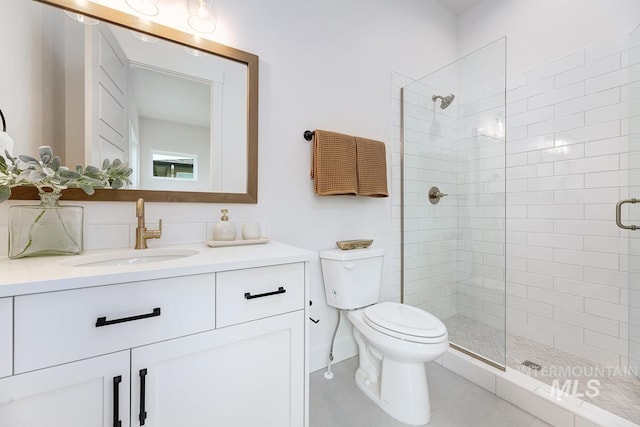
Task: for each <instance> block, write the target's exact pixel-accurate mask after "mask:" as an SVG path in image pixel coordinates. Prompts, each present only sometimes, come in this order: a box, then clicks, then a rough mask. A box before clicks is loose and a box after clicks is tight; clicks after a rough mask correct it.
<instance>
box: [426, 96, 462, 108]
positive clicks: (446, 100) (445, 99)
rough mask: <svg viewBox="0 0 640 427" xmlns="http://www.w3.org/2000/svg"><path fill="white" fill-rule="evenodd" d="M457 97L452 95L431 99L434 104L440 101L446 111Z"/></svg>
mask: <svg viewBox="0 0 640 427" xmlns="http://www.w3.org/2000/svg"><path fill="white" fill-rule="evenodd" d="M455 97H456V96H455V95H454V94H452V93H450V94H449V95H447V96H440V95H433V96H432V97H431V99H432V100H433V102H436V100H437V99H440V108H442V109H443V110H444V109H445V108H447V107H448V106H449V105H451V103H452V102H453V99H454V98H455Z"/></svg>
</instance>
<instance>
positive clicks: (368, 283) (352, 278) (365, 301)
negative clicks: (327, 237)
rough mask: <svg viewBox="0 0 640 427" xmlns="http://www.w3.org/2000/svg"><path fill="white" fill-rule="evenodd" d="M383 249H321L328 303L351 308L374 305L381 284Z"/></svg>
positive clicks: (337, 306)
mask: <svg viewBox="0 0 640 427" xmlns="http://www.w3.org/2000/svg"><path fill="white" fill-rule="evenodd" d="M383 260H384V250H382V249H371V248H369V249H352V250H348V251H343V250H340V249H330V250H326V251H321V252H320V263H321V265H322V277H323V279H324V291H325V295H326V297H327V304H329V305H330V306H332V307H336V308H342V309H354V308H360V307H365V306H367V305H371V304H375V303H377V302H378V300H379V298H380V285H381V283H382V264H383Z"/></svg>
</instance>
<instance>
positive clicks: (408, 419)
mask: <svg viewBox="0 0 640 427" xmlns="http://www.w3.org/2000/svg"><path fill="white" fill-rule="evenodd" d="M320 259H321V263H322V273H323V277H324V284H325V294H326V297H327V303H328V304H329V305H331V306H334V307H337V308H340V309H347V310H349V311H348V312H347V319H349V321H350V322H351V324H352V325H353V335H354V338H355V340H356V343H357V344H358V350H359V356H358V358H359V366H358V370H357V371H356V374H355V379H356V384H357V385H358V388H360V390H362V392H364V393H365V394H366V395H367V396H368V397H369V398H371V399H372V400H373V401H374V402H375V403H376V404H377V405H378V406H380V407H381V408H382V409H383V410H384V411H385V412H387V413H388V414H389V415H391V416H392V417H394V418H395V419H397V420H399V421H401V422H404V423H406V424H410V425H424V424H427V423H428V422H429V420H430V417H431V407H430V403H429V388H428V385H427V375H426V370H425V363H426V362H430V361H432V360H434V359H435V358H437V357H439V356H440V355H442V354H443V353H444V352H445V351H446V350H447V348H448V347H449V340H448V334H447V330H446V327H445V326H444V324H443V323H442V322H441V321H440V320H439V319H438V318H437V317H435V316H433V315H432V314H430V313H428V312H426V311H424V310H421V309H419V308H416V307H413V306H409V305H405V304H400V303H395V302H380V303H379V302H378V299H379V295H380V283H381V279H382V274H381V273H382V260H383V259H384V258H383V252H382V251H381V250H380V249H358V250H353V251H339V250H329V251H322V252H321V253H320Z"/></svg>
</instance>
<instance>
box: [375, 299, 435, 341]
mask: <svg viewBox="0 0 640 427" xmlns="http://www.w3.org/2000/svg"><path fill="white" fill-rule="evenodd" d="M363 314H364V316H363V318H364V321H365V322H366V323H367V324H368V325H369V326H371V327H372V328H374V329H376V330H378V331H380V332H383V333H386V334H388V335H391V336H394V337H397V338H401V339H405V340H407V341H415V342H424V343H432V342H439V341H442V339H443V337H446V336H447V328H446V327H445V326H444V324H443V323H442V322H441V321H440V319H438V318H437V317H435V316H434V315H432V314H431V313H427V312H426V311H424V310H420V309H419V308H416V307H413V306H410V305H406V304H399V303H395V302H383V303H380V304H374V305H372V306H370V307H367V308H365V309H364V312H363Z"/></svg>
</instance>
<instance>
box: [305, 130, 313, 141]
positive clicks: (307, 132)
mask: <svg viewBox="0 0 640 427" xmlns="http://www.w3.org/2000/svg"><path fill="white" fill-rule="evenodd" d="M315 134H316V133H315V132H314V131H311V130H305V131H304V139H306V140H307V141H311V140H312V139H313V135H315Z"/></svg>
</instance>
